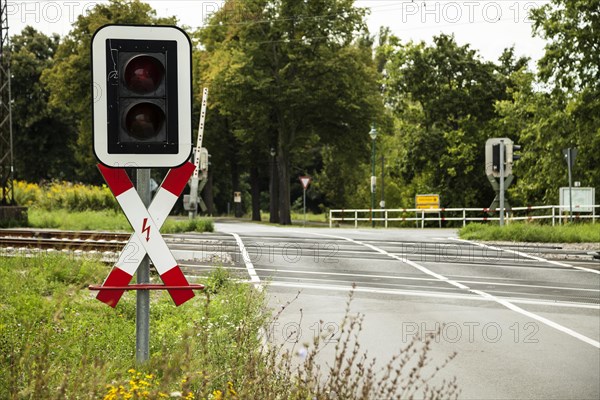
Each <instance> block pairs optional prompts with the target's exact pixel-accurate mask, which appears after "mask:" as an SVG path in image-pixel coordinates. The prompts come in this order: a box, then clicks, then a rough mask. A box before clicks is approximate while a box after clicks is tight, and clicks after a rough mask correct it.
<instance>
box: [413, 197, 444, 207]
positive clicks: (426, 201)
mask: <svg viewBox="0 0 600 400" xmlns="http://www.w3.org/2000/svg"><path fill="white" fill-rule="evenodd" d="M415 207H416V208H418V209H419V210H430V209H437V208H440V195H439V194H418V195H416V196H415Z"/></svg>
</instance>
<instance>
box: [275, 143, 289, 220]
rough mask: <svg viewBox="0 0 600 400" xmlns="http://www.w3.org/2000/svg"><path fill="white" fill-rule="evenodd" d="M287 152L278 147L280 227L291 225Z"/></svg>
mask: <svg viewBox="0 0 600 400" xmlns="http://www.w3.org/2000/svg"><path fill="white" fill-rule="evenodd" d="M288 159H289V152H288V151H287V149H285V150H284V147H283V146H279V153H278V154H277V164H278V165H277V166H278V167H279V223H280V224H281V225H291V224H292V216H291V207H290V168H289V163H288Z"/></svg>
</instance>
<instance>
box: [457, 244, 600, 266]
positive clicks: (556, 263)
mask: <svg viewBox="0 0 600 400" xmlns="http://www.w3.org/2000/svg"><path fill="white" fill-rule="evenodd" d="M448 239H449V240H454V241H457V242H463V243H469V244H472V245H475V246H479V247H483V248H488V249H490V250H497V251H505V252H507V253H512V254H517V255H518V256H520V257H527V258H531V259H532V260H537V261H541V262H547V263H548V264H553V265H558V266H560V267H568V268H574V269H578V270H580V271H585V272H591V273H594V274H599V275H600V270H595V269H590V268H584V267H576V266H574V265H571V264H567V263H562V262H559V261H554V260H548V259H546V258H542V257H537V256H534V255H531V254H527V253H523V252H521V251H516V250H512V249H502V248H499V247H495V246H490V245H487V244H483V243H478V242H473V241H471V240H465V239H458V238H448Z"/></svg>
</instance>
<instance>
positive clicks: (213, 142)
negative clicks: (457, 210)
mask: <svg viewBox="0 0 600 400" xmlns="http://www.w3.org/2000/svg"><path fill="white" fill-rule="evenodd" d="M599 7H600V1H599V0H586V1H567V0H552V1H550V2H548V3H546V4H545V5H543V6H541V7H539V8H536V9H533V10H532V13H531V19H532V21H533V33H534V34H536V35H538V36H540V37H541V38H543V39H544V40H546V42H547V45H546V53H545V55H544V57H543V58H542V59H541V60H540V61H539V62H538V65H537V67H536V68H535V69H532V67H531V66H530V60H528V59H526V58H519V57H516V56H515V54H514V50H513V49H511V48H508V49H506V50H505V51H504V53H503V54H502V56H501V57H500V58H499V59H498V60H496V61H491V60H483V59H482V58H481V56H480V55H479V53H478V52H477V51H476V50H474V49H472V48H471V47H470V46H469V45H468V44H460V43H457V41H456V40H455V39H454V37H452V36H448V35H443V34H442V35H438V36H436V37H434V38H432V40H431V41H430V42H418V43H417V42H407V41H404V40H403V39H402V37H396V36H394V35H392V34H391V33H390V30H389V29H384V28H382V29H381V31H380V32H379V35H378V37H377V39H376V38H375V37H374V36H372V35H371V34H370V33H369V32H368V31H367V29H366V26H365V16H366V13H367V12H368V10H365V9H361V8H358V7H356V6H355V5H354V1H353V0H315V1H310V2H307V1H299V0H251V1H244V2H239V1H231V0H228V1H226V2H225V3H224V5H223V7H222V8H221V9H220V10H219V11H218V12H216V13H215V14H213V15H212V16H211V18H210V19H209V20H208V21H207V22H206V23H205V24H204V25H203V27H202V28H201V29H198V30H196V31H192V30H189V33H190V35H191V36H192V38H193V40H194V42H195V44H196V46H194V75H195V80H194V82H195V87H194V93H195V94H196V100H197V101H196V103H197V104H196V105H195V114H194V118H195V119H196V121H197V118H198V104H199V102H200V98H201V95H202V88H203V87H208V88H209V89H210V94H209V111H208V114H207V118H208V119H207V123H206V131H205V142H204V143H205V145H206V147H208V149H209V151H210V153H211V155H212V158H211V168H210V172H209V182H208V184H207V186H206V189H205V192H204V193H205V194H204V197H205V200H206V202H207V204H208V206H209V209H210V210H211V212H213V213H223V212H225V211H226V210H227V209H228V206H229V205H230V203H232V197H233V192H234V191H240V192H242V193H243V208H244V209H246V210H252V214H253V217H254V219H259V218H260V210H270V215H271V221H273V222H280V223H290V222H291V218H290V215H291V211H293V210H294V209H296V210H297V209H299V208H301V204H302V203H301V197H302V188H301V185H300V183H299V182H298V176H300V175H311V176H312V177H313V178H314V180H313V184H312V185H311V187H310V189H309V191H308V193H307V195H308V208H309V209H310V210H312V211H315V212H318V211H322V210H324V209H326V208H330V207H331V208H344V207H345V208H352V207H357V208H365V207H368V206H369V204H370V184H369V182H370V175H371V160H370V156H371V152H370V146H371V139H370V138H369V135H368V132H369V130H370V126H371V124H375V126H376V128H377V131H378V133H379V135H378V138H377V139H376V143H377V154H378V160H377V163H376V175H377V176H378V177H380V176H381V175H382V174H383V176H384V178H385V199H386V206H387V207H388V208H395V207H412V206H413V204H414V195H415V194H417V193H430V192H434V193H439V194H440V195H441V199H442V205H443V206H446V207H449V206H454V207H461V206H467V207H468V206H476V207H487V206H489V205H490V204H491V201H492V198H493V197H494V192H493V190H492V188H491V185H490V184H489V182H487V178H486V176H485V173H484V171H485V165H484V163H485V158H484V146H485V142H486V140H487V139H488V138H491V137H508V138H510V139H512V140H513V141H514V142H515V143H517V144H520V145H522V146H523V157H522V159H521V160H519V161H518V162H517V164H516V165H515V167H514V169H513V170H514V173H515V175H516V177H517V179H516V182H515V183H514V184H513V185H512V187H511V188H510V191H509V197H510V199H511V202H512V204H513V205H526V204H548V203H552V204H556V203H557V202H558V188H559V187H560V186H565V185H566V184H567V173H566V163H565V162H564V161H563V159H562V149H564V148H567V147H577V148H578V150H579V154H578V157H577V160H576V162H575V167H574V171H573V173H574V180H577V181H580V182H581V184H582V186H592V187H596V188H598V187H600V169H599V168H597V166H598V165H600V153H599V152H598V151H597V150H598V149H599V148H600V86H599V84H598V82H600V79H599V78H600V76H599V74H600V72H599V61H598V51H597V43H599V42H600V29H599V24H600V20H599V14H598V11H597V10H598V8H599ZM199 18H200V16H199ZM108 22H111V23H143V24H155V23H172V22H174V19H173V18H158V17H157V16H156V14H155V12H154V11H153V10H152V8H151V7H150V6H149V5H147V4H144V3H142V2H140V1H131V2H130V1H127V2H126V1H123V0H111V1H109V2H108V3H102V4H98V5H97V6H95V7H94V8H93V9H92V10H91V11H90V12H89V13H88V14H87V15H85V16H82V17H80V18H79V19H78V20H77V21H76V22H75V24H74V25H73V29H72V31H71V32H70V33H69V34H68V35H67V36H66V37H64V38H60V39H59V38H58V37H57V36H52V37H47V36H45V35H43V34H42V33H39V32H37V31H36V30H35V29H33V28H31V27H28V28H26V29H25V30H24V31H23V32H22V33H21V34H19V35H15V36H13V38H12V51H13V55H12V60H13V67H12V68H13V73H14V78H13V87H14V88H16V90H14V93H15V103H14V124H15V143H16V146H15V147H16V148H17V149H18V151H17V152H16V157H15V158H16V176H17V178H20V179H23V178H25V179H28V180H34V181H37V180H41V179H48V178H55V179H76V180H80V181H85V182H94V183H99V182H100V176H99V174H98V173H97V172H96V170H95V168H94V159H93V155H92V147H91V134H90V122H91V121H90V118H91V113H90V102H91V97H92V93H91V90H90V84H89V76H90V65H89V43H90V38H91V35H92V33H93V32H94V30H95V29H97V28H98V27H99V26H101V25H103V24H105V23H108ZM198 25H202V21H198ZM40 77H41V79H40ZM73 154H75V157H73ZM381 155H384V156H385V160H384V162H383V171H382V166H381V165H382V163H381V160H380V159H379V157H380V156H381ZM40 160H41V161H40ZM155 173H156V174H158V175H160V174H161V173H162V171H156V172H155ZM157 179H159V178H157ZM380 183H381V182H380V180H379V181H378V187H377V193H376V196H377V199H379V198H380V197H381V192H380V191H381V185H380ZM270 203H271V204H270ZM269 204H270V205H271V207H269Z"/></svg>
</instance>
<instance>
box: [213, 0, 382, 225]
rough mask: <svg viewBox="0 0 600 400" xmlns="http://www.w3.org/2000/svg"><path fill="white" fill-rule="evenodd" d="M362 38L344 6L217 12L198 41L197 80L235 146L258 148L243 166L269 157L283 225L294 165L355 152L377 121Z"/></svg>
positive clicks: (287, 3)
mask: <svg viewBox="0 0 600 400" xmlns="http://www.w3.org/2000/svg"><path fill="white" fill-rule="evenodd" d="M233 10H235V11H233ZM364 30H365V26H364V10H362V9H359V8H356V7H354V6H353V1H352V0H342V1H340V0H319V1H311V2H305V1H300V0H276V1H267V0H254V1H248V2H244V3H239V2H233V1H228V2H226V3H225V5H224V7H223V8H222V9H221V10H220V11H219V12H218V13H216V14H215V15H214V16H213V17H212V19H211V20H210V22H209V25H208V26H207V27H206V28H205V29H203V30H202V32H201V37H202V43H203V44H204V45H205V48H206V51H207V52H208V54H209V55H208V56H207V61H208V66H207V68H206V74H207V75H206V77H207V78H206V80H207V81H208V82H210V85H211V93H214V96H215V97H216V100H215V101H216V102H217V103H218V105H219V107H221V108H222V112H223V113H224V114H227V115H231V116H232V118H233V119H234V122H233V124H234V126H235V127H236V128H237V130H236V132H237V133H238V134H239V135H240V136H239V137H240V138H243V141H244V142H248V143H249V142H251V143H253V144H256V145H257V148H254V149H252V148H251V147H248V149H247V150H249V151H254V152H255V153H254V154H253V156H252V155H249V158H251V159H254V160H256V159H257V158H259V157H260V158H264V159H265V160H266V159H268V158H267V157H268V156H267V154H268V150H269V147H270V144H271V145H274V147H275V148H276V151H277V165H278V172H279V206H280V207H279V217H280V218H279V222H280V223H282V224H289V223H291V218H290V206H291V201H290V183H291V181H292V180H295V177H292V176H291V173H292V172H291V166H292V163H293V162H294V160H295V159H296V157H295V156H296V155H300V154H302V151H303V149H307V148H308V147H314V146H311V144H313V145H314V144H315V143H318V144H319V145H320V146H322V145H325V144H330V145H332V146H341V145H342V144H343V148H344V151H345V152H350V153H352V152H354V154H357V153H359V152H362V151H364V146H365V144H366V142H367V139H368V137H367V135H366V134H365V132H368V130H369V124H370V122H371V121H372V120H373V119H375V118H378V117H379V114H380V113H381V108H380V103H381V102H380V99H379V96H378V93H377V89H378V85H377V80H376V78H377V75H376V69H375V68H374V63H373V61H372V57H371V55H370V48H367V47H365V46H363V45H362V44H361V42H360V41H359V40H357V39H359V37H360V35H362V34H363V33H364ZM273 136H274V137H273ZM306 154H309V153H306ZM300 157H302V156H301V155H300Z"/></svg>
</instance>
